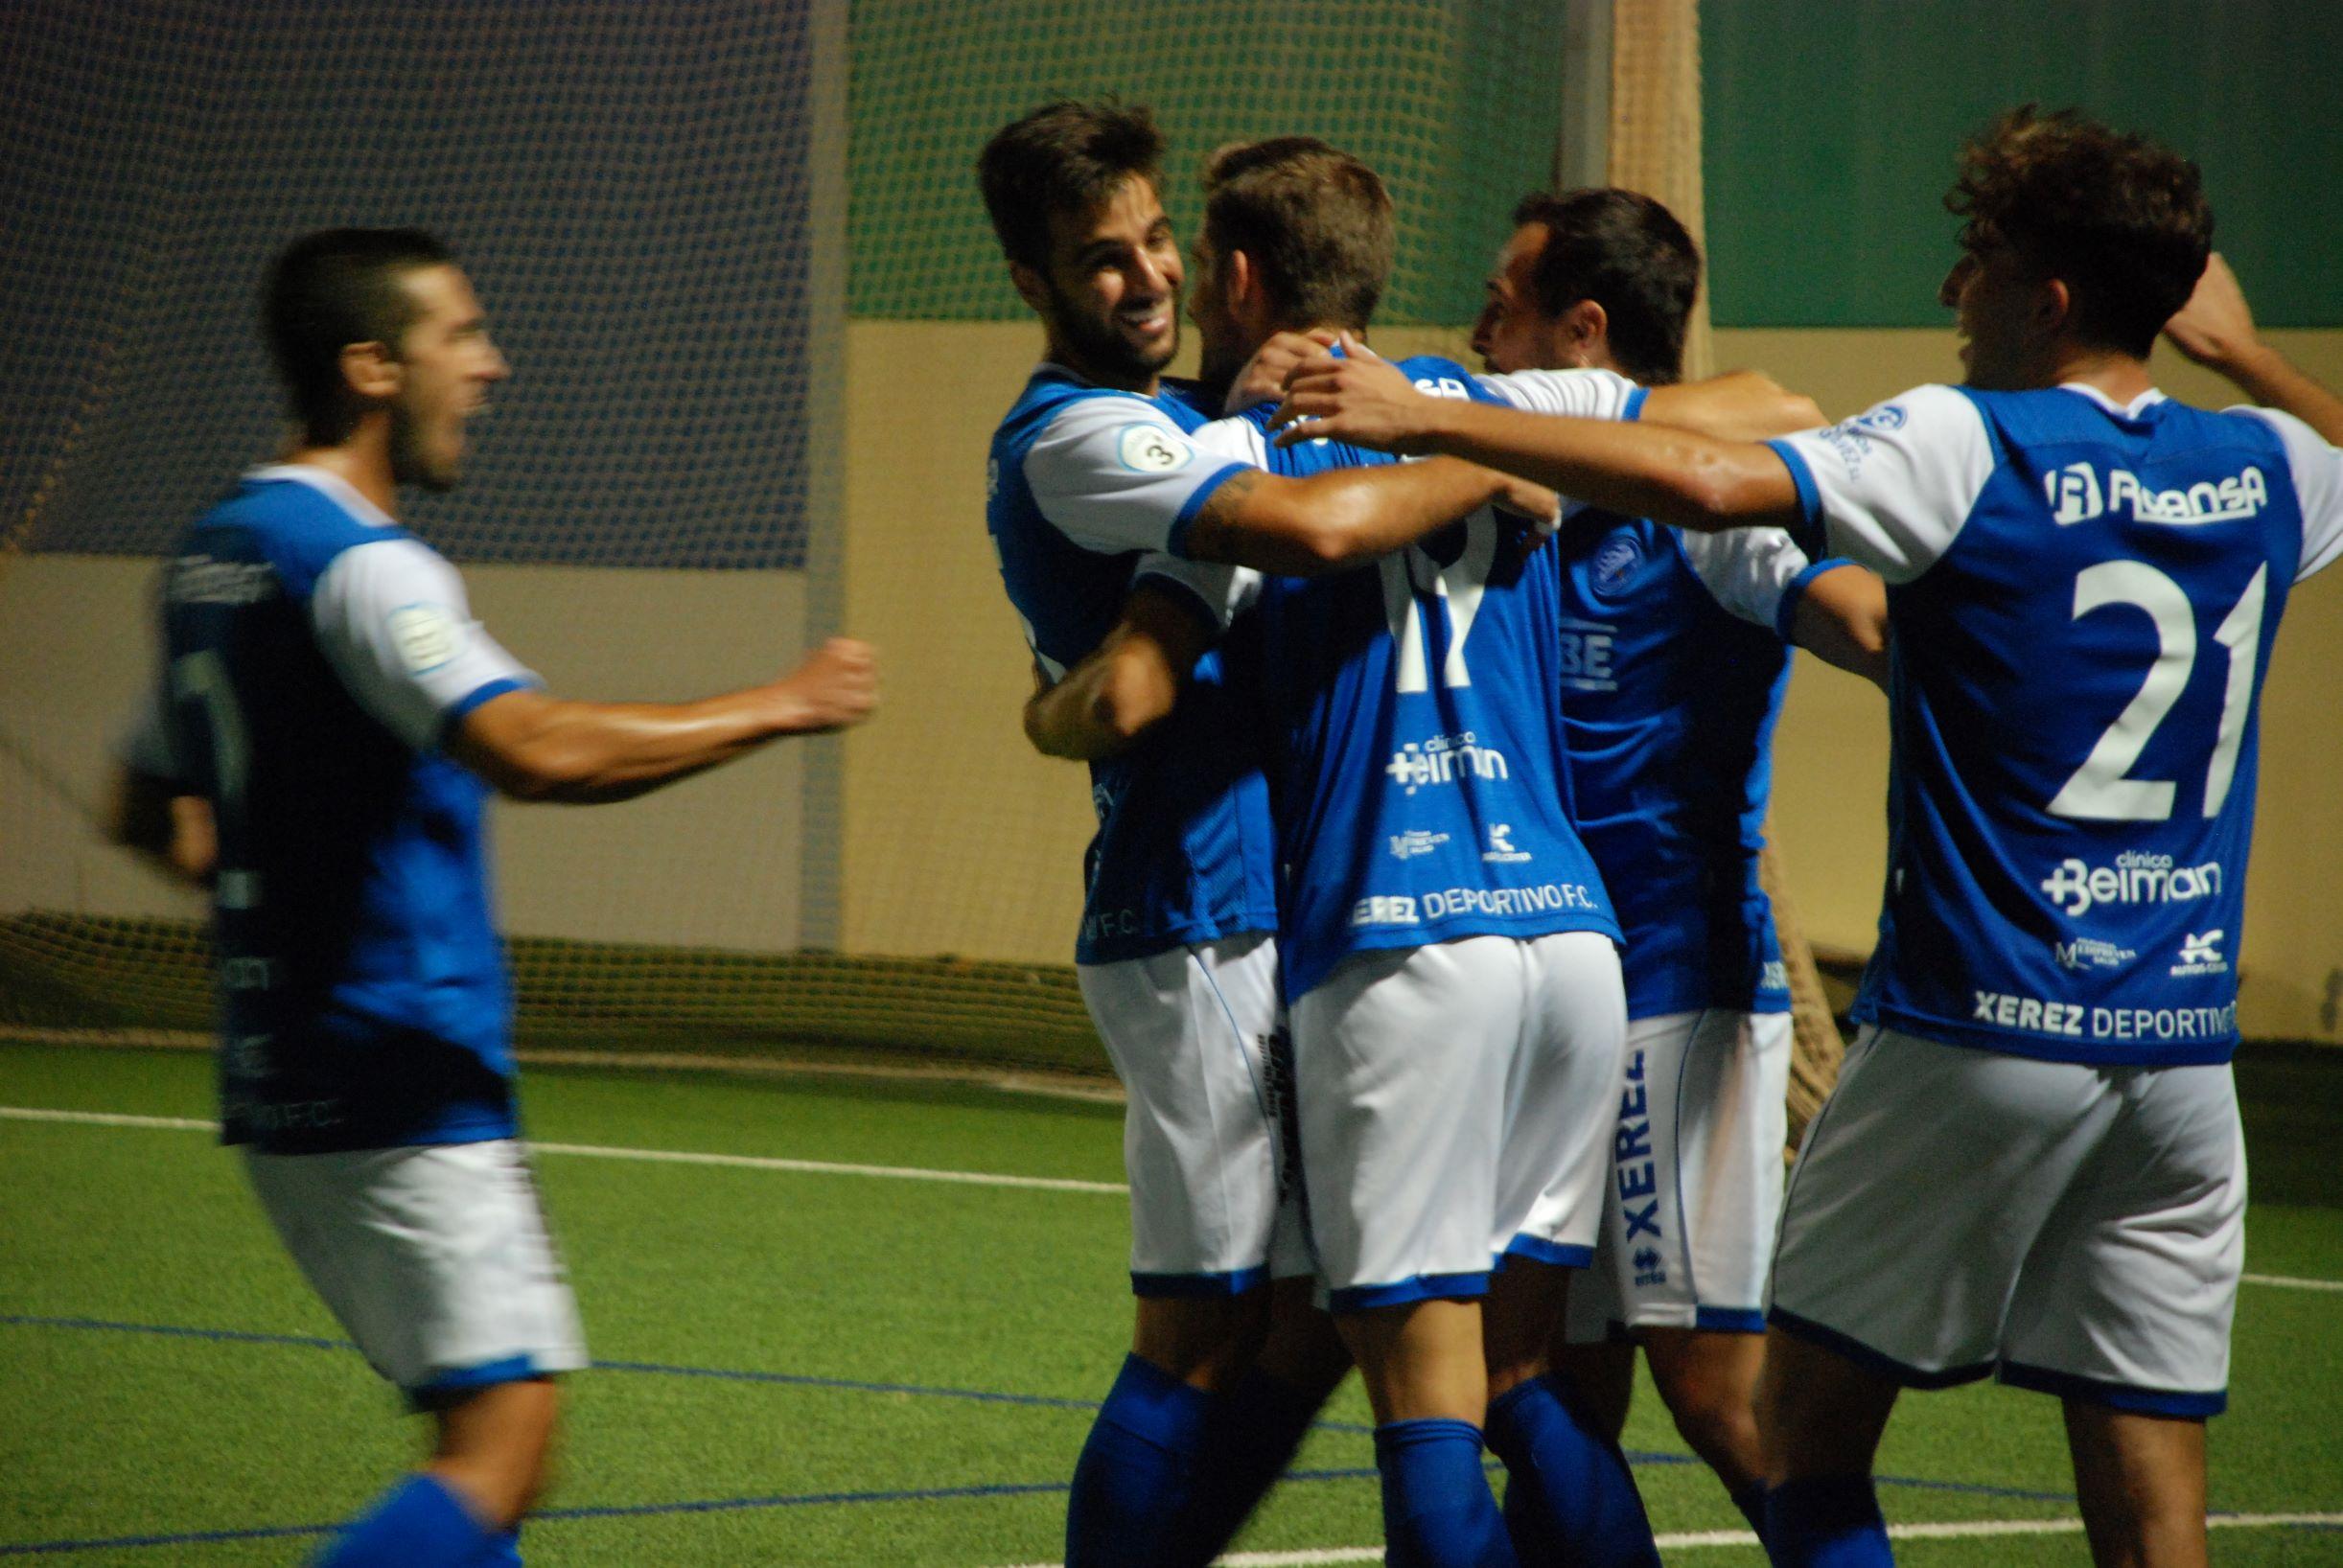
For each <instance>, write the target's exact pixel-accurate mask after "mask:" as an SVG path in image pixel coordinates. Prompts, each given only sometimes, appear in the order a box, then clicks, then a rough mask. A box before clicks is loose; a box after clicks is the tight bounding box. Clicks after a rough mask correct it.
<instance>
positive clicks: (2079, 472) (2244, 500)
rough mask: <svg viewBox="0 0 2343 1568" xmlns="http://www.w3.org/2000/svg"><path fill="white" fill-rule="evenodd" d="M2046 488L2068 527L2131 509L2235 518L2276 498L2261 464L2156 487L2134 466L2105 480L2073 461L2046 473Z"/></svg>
mask: <svg viewBox="0 0 2343 1568" xmlns="http://www.w3.org/2000/svg"><path fill="white" fill-rule="evenodd" d="M2042 489H2043V493H2044V495H2045V496H2047V497H2048V499H2049V501H2050V505H2051V516H2052V517H2053V518H2055V519H2057V521H2058V525H2059V526H2060V527H2062V528H2063V527H2066V526H2068V525H2070V524H2073V523H2077V522H2089V521H2090V520H2091V519H2093V518H2100V517H2105V516H2106V515H2107V514H2108V513H2110V512H2113V513H2116V514H2118V515H2119V516H2121V515H2126V514H2128V515H2129V517H2130V518H2131V519H2132V520H2133V521H2135V522H2169V523H2176V524H2179V525H2181V526H2184V527H2186V526H2191V525H2193V524H2196V523H2203V522H2235V521H2237V520H2239V519H2242V518H2250V517H2253V516H2254V515H2255V514H2257V513H2259V512H2260V511H2261V510H2262V507H2264V506H2266V505H2267V504H2269V498H2270V487H2269V481H2268V480H2267V479H2265V478H2263V477H2262V471H2261V470H2260V469H2258V468H2249V469H2247V470H2246V471H2245V472H2244V473H2234V474H2231V475H2230V476H2229V477H2228V478H2226V479H2200V480H2198V481H2197V482H2196V483H2195V484H2192V485H2190V486H2188V487H2187V488H2186V489H2176V490H2151V489H2149V488H2148V487H2147V486H2146V484H2144V483H2143V482H2141V479H2140V476H2139V475H2138V474H2136V473H2132V472H2131V471H2130V470H2129V469H2109V470H2108V471H2107V476H2106V479H2105V480H2104V481H2103V482H2102V481H2101V480H2100V478H2099V471H2098V470H2097V469H2095V468H2093V467H2092V466H2091V465H2090V464H2088V463H2069V464H2067V465H2066V467H2064V468H2061V469H2053V470H2052V471H2051V472H2050V473H2046V474H2044V475H2043V476H2042Z"/></svg>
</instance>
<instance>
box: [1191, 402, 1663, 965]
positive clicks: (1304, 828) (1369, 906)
mask: <svg viewBox="0 0 2343 1568" xmlns="http://www.w3.org/2000/svg"><path fill="white" fill-rule="evenodd" d="M1399 367H1400V369H1401V370H1403V372H1405V373H1406V374H1407V376H1408V377H1409V378H1410V379H1411V380H1414V381H1415V382H1416V384H1417V385H1418V386H1420V387H1423V388H1425V389H1426V390H1427V391H1431V392H1433V393H1435V394H1438V395H1443V396H1449V397H1478V398H1479V399H1481V400H1482V401H1490V402H1494V401H1497V400H1496V394H1494V393H1491V392H1489V391H1487V390H1486V389H1483V388H1480V387H1479V384H1478V382H1477V381H1476V380H1475V379H1474V378H1473V377H1472V376H1471V375H1469V374H1468V373H1467V372H1466V371H1465V370H1463V369H1462V368H1461V367H1460V366H1457V365H1455V364H1453V363H1451V362H1450V361H1449V360H1446V359H1436V358H1415V359H1403V360H1401V361H1399ZM1540 375H1541V378H1542V379H1543V380H1551V381H1552V383H1553V385H1554V386H1555V387H1556V388H1561V389H1566V390H1565V391H1562V392H1558V393H1557V394H1556V396H1557V399H1558V401H1561V402H1565V403H1567V404H1568V405H1569V406H1567V407H1566V408H1562V407H1558V408H1556V409H1555V410H1554V411H1557V412H1570V413H1576V414H1580V415H1583V416H1586V417H1590V418H1605V417H1608V418H1614V419H1615V418H1621V417H1626V416H1627V415H1628V414H1629V412H1630V411H1631V409H1632V405H1633V404H1634V402H1635V400H1636V388H1635V387H1634V386H1633V384H1632V383H1630V382H1628V381H1626V380H1622V379H1621V378H1619V377H1616V376H1612V375H1609V374H1608V373H1606V372H1599V371H1585V372H1570V373H1550V374H1549V373H1540ZM1273 412H1274V410H1273V409H1272V408H1271V407H1270V406H1268V405H1265V404H1264V405H1262V406H1259V407H1256V408H1254V409H1251V410H1248V411H1247V412H1246V413H1245V414H1244V415H1241V416H1240V417H1239V418H1237V419H1234V420H1228V421H1223V422H1221V423H1220V424H1218V425H1216V426H1214V427H1210V430H1209V431H1208V432H1207V434H1208V437H1210V438H1216V439H1217V438H1218V437H1219V436H1220V435H1221V433H1222V432H1224V431H1225V432H1227V433H1228V434H1229V435H1231V436H1235V437H1241V439H1242V441H1243V442H1244V444H1245V445H1244V447H1243V449H1241V450H1246V451H1247V452H1248V455H1249V456H1250V457H1251V458H1252V459H1253V460H1254V461H1256V462H1259V463H1261V464H1262V465H1263V466H1264V467H1266V468H1268V469H1269V470H1270V471H1271V472H1273V473H1287V474H1294V475H1301V474H1310V473H1320V472H1322V471H1324V470H1327V469H1332V468H1343V467H1358V466H1366V465H1373V464H1380V463H1388V462H1392V461H1394V459H1392V458H1390V457H1388V456H1386V455H1384V454H1382V453H1380V452H1371V451H1366V450H1362V449H1359V448H1355V447H1351V446H1348V445H1345V444H1342V443H1337V442H1323V441H1319V442H1305V443H1300V444H1297V445H1295V446H1292V447H1273V446H1270V445H1269V444H1268V442H1267V439H1266V429H1267V422H1268V419H1269V417H1270V415H1271V414H1272V413H1273ZM1512 535H1513V525H1509V524H1506V523H1502V522H1500V521H1499V520H1498V519H1497V517H1496V514H1495V513H1494V512H1493V511H1491V510H1489V509H1487V508H1484V509H1482V510H1481V511H1479V512H1476V513H1474V514H1473V516H1472V517H1470V518H1467V519H1464V520H1463V521H1462V522H1459V523H1456V524H1453V525H1451V526H1450V527H1449V528H1446V529H1444V530H1442V531H1441V532H1439V533H1437V534H1435V535H1433V536H1431V537H1430V538H1428V539H1427V540H1426V541H1425V542H1423V543H1422V544H1419V545H1416V546H1412V547H1410V548H1408V549H1406V550H1403V551H1400V552H1397V553H1396V554H1393V555H1390V556H1386V557H1385V558H1383V559H1382V560H1381V561H1380V562H1379V563H1377V564H1376V565H1375V566H1374V567H1372V568H1362V569H1360V570H1356V571H1347V572H1339V573H1335V574H1334V575H1332V576H1327V577H1319V578H1312V579H1308V580H1303V579H1296V578H1266V579H1261V580H1259V583H1258V610H1257V617H1256V626H1257V631H1256V634H1255V636H1254V637H1253V638H1252V639H1250V640H1249V641H1247V640H1242V639H1241V640H1240V642H1239V643H1238V645H1237V646H1236V647H1235V648H1233V649H1232V657H1234V658H1235V659H1237V660H1238V661H1239V662H1241V664H1242V665H1244V666H1245V667H1247V668H1248V671H1249V672H1250V674H1249V679H1250V680H1254V681H1257V682H1258V689H1259V693H1260V700H1261V703H1262V709H1263V715H1264V718H1263V722H1264V725H1265V726H1266V728H1267V732H1268V735H1269V739H1268V741H1267V743H1266V744H1267V747H1268V749H1269V750H1270V752H1271V761H1270V769H1271V772H1270V777H1271V789H1270V795H1271V798H1272V800H1273V801H1274V802H1275V808H1276V812H1277V826H1278V861H1279V865H1280V866H1281V868H1282V870H1283V873H1284V883H1283V888H1282V890H1283V894H1284V902H1283V916H1284V918H1283V922H1282V924H1281V926H1280V929H1279V936H1278V947H1279V953H1280V957H1281V960H1282V962H1283V963H1284V966H1285V983H1286V994H1287V998H1288V999H1289V1000H1290V999H1294V998H1298V997H1301V996H1303V995H1304V994H1306V993H1307V992H1309V991H1310V989H1311V987H1312V986H1314V985H1316V984H1317V983H1318V982H1319V981H1320V980H1324V979H1325V978H1326V976H1327V974H1328V973H1329V972H1330V971H1331V970H1333V969H1334V966H1335V965H1336V964H1338V963H1340V962H1341V961H1342V960H1343V959H1344V958H1345V957H1349V956H1350V955H1351V954H1353V953H1357V952H1364V951H1368V950H1371V949H1378V948H1402V947H1423V946H1426V945H1427V944H1430V943H1435V942H1448V941H1453V940H1456V939H1457V938H1460V937H1465V936H1478V935H1506V936H1517V937H1527V936H1537V935H1543V934H1548V933H1552V932H1565V931H1594V932H1601V933H1603V934H1606V935H1608V936H1610V937H1612V939H1613V940H1616V939H1617V937H1618V934H1619V928H1618V923H1617V921H1616V920H1614V919H1613V918H1612V911H1611V902H1610V899H1609V898H1608V897H1607V896H1606V895H1605V893H1604V890H1603V884H1602V879H1601V878H1600V877H1599V876H1598V875H1597V874H1596V873H1595V869H1594V863H1593V861H1592V860H1591V859H1590V858H1589V856H1588V854H1587V851H1586V849H1585V847H1584V846H1583V845H1582V844H1581V843H1580V842H1579V840H1578V836H1577V834H1576V833H1574V832H1573V831H1572V830H1571V826H1570V819H1569V814H1568V811H1567V809H1566V803H1565V800H1564V794H1563V791H1564V780H1565V768H1566V765H1565V759H1564V754H1563V744H1562V729H1561V721H1560V719H1559V717H1558V715H1557V714H1556V711H1555V694H1556V692H1557V690H1558V689H1559V687H1560V683H1561V679H1562V660H1561V648H1560V645H1559V643H1558V642H1557V641H1556V638H1555V635H1554V629H1555V625H1556V622H1557V620H1558V618H1559V615H1560V605H1559V593H1560V588H1559V573H1558V571H1557V568H1556V565H1555V560H1554V552H1553V551H1552V550H1551V549H1544V550H1540V551H1538V552H1536V553H1535V554H1534V555H1530V556H1529V557H1528V558H1527V559H1526V560H1524V559H1523V555H1524V552H1523V551H1522V550H1521V549H1520V548H1519V546H1518V544H1517V542H1515V540H1514V538H1513V537H1512Z"/></svg>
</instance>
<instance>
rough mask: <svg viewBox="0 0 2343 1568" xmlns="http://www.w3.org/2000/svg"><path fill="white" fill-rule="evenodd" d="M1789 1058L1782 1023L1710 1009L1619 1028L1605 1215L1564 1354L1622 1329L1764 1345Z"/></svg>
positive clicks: (1783, 1017)
mask: <svg viewBox="0 0 2343 1568" xmlns="http://www.w3.org/2000/svg"><path fill="white" fill-rule="evenodd" d="M1790 1050H1791V1035H1790V1015H1789V1014H1788V1013H1747V1012H1742V1011H1740V1010H1739V1009H1737V1008H1732V1007H1710V1008H1707V1009H1705V1011H1701V1012H1692V1013H1667V1014H1663V1015H1662V1016H1660V1017H1658V1018H1638V1019H1634V1020H1632V1021H1630V1022H1629V1024H1628V1026H1627V1092H1626V1093H1625V1094H1624V1095H1621V1096H1620V1099H1619V1118H1618V1122H1617V1125H1616V1128H1615V1130H1614V1131H1613V1134H1612V1170H1611V1188H1610V1192H1609V1195H1608V1197H1607V1199H1606V1203H1607V1206H1608V1208H1609V1211H1610V1212H1609V1214H1608V1215H1607V1216H1606V1221H1605V1224H1604V1226H1603V1235H1602V1240H1601V1241H1600V1242H1599V1243H1598V1244H1597V1245H1596V1247H1595V1249H1594V1264H1593V1266H1592V1267H1591V1268H1590V1269H1589V1271H1588V1273H1587V1276H1586V1278H1585V1279H1583V1280H1579V1281H1577V1282H1575V1283H1574V1284H1573V1285H1572V1287H1571V1290H1570V1305H1569V1338H1570V1341H1571V1343H1573V1344H1580V1345H1588V1344H1597V1343H1600V1342H1601V1341H1603V1340H1605V1339H1608V1338H1612V1337H1614V1336H1615V1335H1616V1334H1618V1333H1620V1332H1624V1331H1625V1330H1627V1329H1631V1328H1700V1329H1709V1330H1713V1331H1719V1332H1726V1333H1763V1332H1764V1331H1765V1278H1766V1265H1767V1263H1768V1262H1769V1261H1770V1260H1771V1259H1772V1257H1773V1256H1774V1228H1775V1224H1776V1223H1777V1222H1778V1220H1779V1218H1780V1215H1781V1184H1782V1156H1783V1151H1784V1150H1785V1149H1786V1148H1787V1146H1788V1143H1789V1137H1790V1129H1789V1111H1788V1108H1787V1100H1788V1095H1789V1089H1790ZM1621 1259H1625V1260H1626V1262H1627V1266H1626V1267H1624V1268H1622V1267H1620V1266H1619V1265H1620V1260H1621Z"/></svg>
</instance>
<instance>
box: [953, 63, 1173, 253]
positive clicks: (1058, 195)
mask: <svg viewBox="0 0 2343 1568" xmlns="http://www.w3.org/2000/svg"><path fill="white" fill-rule="evenodd" d="M1163 151H1164V138H1163V132H1162V131H1160V130H1158V129H1157V128H1156V127H1155V116H1154V113H1153V111H1152V110H1150V109H1148V107H1147V106H1146V105H1145V104H1117V103H1113V102H1107V103H1101V104H1083V103H1077V102H1075V101H1074V100H1071V99H1059V100H1057V101H1056V103H1051V104H1043V105H1041V107H1039V108H1037V109H1035V110H1033V111H1032V113H1031V114H1028V115H1026V116H1025V117H1024V118H1023V119H1021V120H1016V121H1012V122H1011V123H1010V124H1009V125H1006V126H1003V127H1001V128H1000V129H999V130H997V131H995V132H993V134H992V139H991V140H990V141H988V142H986V144H985V150H984V151H983V152H982V153H980V154H979V155H978V156H977V160H976V173H977V179H978V181H979V182H980V183H981V184H982V185H983V187H984V192H985V210H986V212H987V213H988V214H990V215H991V217H992V232H993V233H994V234H995V235H997V236H999V237H1000V241H1001V249H1002V251H1003V252H1004V253H1005V254H1007V256H1008V257H1009V260H1010V261H1012V262H1022V263H1024V264H1025V265H1027V266H1031V267H1037V268H1046V267H1047V266H1048V265H1050V219H1051V218H1052V217H1053V216H1054V215H1063V216H1066V217H1069V218H1079V217H1081V216H1082V215H1084V214H1086V213H1089V212H1090V211H1092V210H1093V209H1094V208H1096V207H1098V206H1099V205H1100V204H1101V203H1102V202H1104V201H1105V200H1107V199H1108V198H1109V197H1111V196H1113V195H1114V194H1115V192H1116V191H1117V190H1119V189H1120V188H1121V187H1122V185H1123V182H1124V181H1125V180H1126V179H1129V178H1130V177H1131V176H1133V175H1137V176H1139V177H1140V178H1142V179H1144V180H1146V181H1147V182H1148V184H1149V185H1151V186H1156V187H1158V188H1160V187H1161V185H1162V183H1163V177H1162V168H1163Z"/></svg>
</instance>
